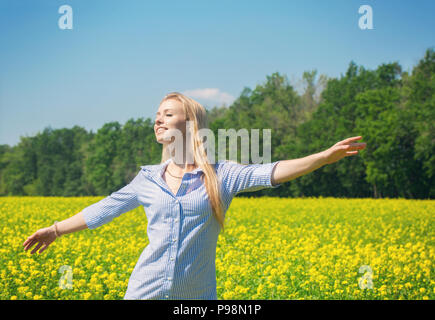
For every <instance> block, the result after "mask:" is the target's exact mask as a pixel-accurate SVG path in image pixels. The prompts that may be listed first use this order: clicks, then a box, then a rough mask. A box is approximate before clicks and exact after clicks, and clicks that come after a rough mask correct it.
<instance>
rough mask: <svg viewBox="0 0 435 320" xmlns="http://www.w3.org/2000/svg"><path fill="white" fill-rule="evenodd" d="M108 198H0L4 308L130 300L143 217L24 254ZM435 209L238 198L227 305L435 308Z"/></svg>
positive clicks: (131, 215) (231, 225)
mask: <svg viewBox="0 0 435 320" xmlns="http://www.w3.org/2000/svg"><path fill="white" fill-rule="evenodd" d="M102 198H103V197H81V198H60V197H46V198H44V197H4V198H0V215H1V220H0V221H1V222H0V228H1V230H2V246H1V249H0V250H1V252H0V256H1V260H0V272H1V282H0V295H1V296H0V299H122V298H123V296H124V293H125V291H126V288H127V283H128V278H129V276H130V274H131V272H132V271H133V267H134V265H135V263H136V262H137V260H138V258H139V255H140V253H141V252H142V250H143V249H144V247H145V246H146V245H147V243H148V238H147V236H146V216H145V214H144V211H143V208H142V207H139V208H136V209H135V210H132V211H130V212H127V213H125V214H123V215H121V216H120V217H119V218H116V219H114V220H113V221H112V222H110V223H108V224H106V225H104V226H102V227H100V228H98V229H95V230H83V231H79V232H77V233H72V234H68V235H64V236H62V237H61V238H59V239H57V240H56V241H55V242H54V243H52V244H51V245H50V247H49V248H48V249H47V250H46V251H44V252H43V253H42V254H40V255H39V254H38V253H35V254H33V255H31V254H30V251H31V250H28V251H24V250H23V246H22V244H23V242H24V241H25V239H26V238H27V237H28V236H30V235H31V234H32V233H33V232H35V231H36V230H38V229H40V228H43V227H47V226H49V225H51V224H52V223H53V222H54V221H55V220H58V221H60V220H63V219H66V218H68V217H70V216H72V215H74V214H76V213H77V212H80V211H81V210H82V209H83V208H85V207H87V206H89V205H90V204H92V203H94V202H97V201H98V200H100V199H102ZM434 214H435V202H434V201H429V200H402V199H400V200H394V199H334V198H305V199H281V198H267V197H263V198H235V199H234V200H233V202H232V204H231V207H230V209H229V211H228V212H227V221H226V230H225V232H224V233H221V234H220V235H219V240H218V248H217V253H216V272H217V286H218V287H217V290H218V292H217V293H218V299H434V297H435V286H434V284H435V281H434V280H433V272H434V256H435V251H434V240H435V234H434Z"/></svg>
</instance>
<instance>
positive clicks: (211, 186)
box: [160, 92, 225, 231]
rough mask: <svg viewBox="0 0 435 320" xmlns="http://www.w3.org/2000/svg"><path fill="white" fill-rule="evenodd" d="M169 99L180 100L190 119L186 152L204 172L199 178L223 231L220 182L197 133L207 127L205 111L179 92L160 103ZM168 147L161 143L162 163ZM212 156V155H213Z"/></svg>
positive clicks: (166, 155)
mask: <svg viewBox="0 0 435 320" xmlns="http://www.w3.org/2000/svg"><path fill="white" fill-rule="evenodd" d="M169 99H174V100H177V101H179V102H181V104H182V106H183V110H184V113H185V115H186V121H187V120H189V121H191V125H190V126H189V127H188V130H190V139H191V141H190V145H191V146H192V149H193V150H188V152H189V151H193V152H192V153H193V161H194V164H195V165H197V166H198V167H200V168H201V169H202V170H203V172H204V176H202V177H201V178H203V179H204V180H203V182H204V185H205V188H206V190H207V194H208V198H209V202H210V206H211V208H212V210H213V214H214V216H215V218H216V220H217V221H218V223H219V224H220V226H221V228H222V231H223V230H224V220H225V215H224V209H223V204H222V198H221V192H220V182H219V180H218V177H217V175H216V171H215V168H214V165H211V164H210V163H209V161H208V158H207V152H206V150H205V148H204V145H203V141H202V139H201V137H200V136H199V134H198V131H199V130H200V129H202V128H208V121H207V112H206V110H205V108H204V107H203V106H202V105H201V104H200V103H198V102H197V101H195V100H193V99H191V98H189V97H187V96H185V95H183V94H182V93H179V92H171V93H168V94H167V95H166V96H165V97H164V98H163V99H162V101H161V102H160V105H161V104H162V103H163V102H164V101H166V100H169ZM186 134H187V132H186ZM168 149H169V148H168V145H163V150H162V160H161V162H162V163H163V162H165V161H166V160H168V159H169V158H170V157H171V155H170V154H169V150H168ZM212 156H213V157H214V155H212Z"/></svg>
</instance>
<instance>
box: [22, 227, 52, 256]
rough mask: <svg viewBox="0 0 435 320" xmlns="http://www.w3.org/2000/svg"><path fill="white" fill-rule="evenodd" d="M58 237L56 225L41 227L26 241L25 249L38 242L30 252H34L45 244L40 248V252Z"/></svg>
mask: <svg viewBox="0 0 435 320" xmlns="http://www.w3.org/2000/svg"><path fill="white" fill-rule="evenodd" d="M56 238H57V236H56V232H55V230H54V225H53V226H50V227H47V228H43V229H39V230H38V231H36V232H35V233H34V234H32V235H31V236H30V237H28V238H27V240H26V241H24V243H23V246H24V251H27V250H29V249H30V248H31V247H32V246H33V245H34V244H35V243H36V244H37V245H36V247H35V248H34V249H33V250H32V251H31V252H30V253H31V254H34V253H35V252H36V251H38V249H39V248H40V247H41V246H43V247H42V249H41V250H39V253H42V252H43V251H44V250H45V249H47V247H48V246H49V245H50V244H51V243H52V242H53V241H54V240H56Z"/></svg>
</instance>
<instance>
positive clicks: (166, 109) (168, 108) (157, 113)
mask: <svg viewBox="0 0 435 320" xmlns="http://www.w3.org/2000/svg"><path fill="white" fill-rule="evenodd" d="M166 110H172V108H166V109H164V110H163V111H166ZM159 113H160V112H157V113H156V115H158V114H159Z"/></svg>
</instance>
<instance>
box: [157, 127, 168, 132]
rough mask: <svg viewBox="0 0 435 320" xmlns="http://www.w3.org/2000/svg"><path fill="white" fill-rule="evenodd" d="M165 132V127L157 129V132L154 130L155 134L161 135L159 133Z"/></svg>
mask: <svg viewBox="0 0 435 320" xmlns="http://www.w3.org/2000/svg"><path fill="white" fill-rule="evenodd" d="M165 130H168V129H167V128H165V127H158V128H157V130H156V133H161V132H163V131H165Z"/></svg>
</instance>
